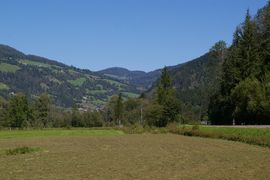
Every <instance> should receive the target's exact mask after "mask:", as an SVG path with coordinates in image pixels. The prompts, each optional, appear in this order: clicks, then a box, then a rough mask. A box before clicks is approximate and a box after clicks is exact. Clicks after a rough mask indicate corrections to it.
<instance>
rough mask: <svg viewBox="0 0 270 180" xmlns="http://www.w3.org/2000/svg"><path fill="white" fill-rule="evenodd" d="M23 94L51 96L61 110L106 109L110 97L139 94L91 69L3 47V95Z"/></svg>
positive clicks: (0, 84) (0, 86) (0, 88)
mask: <svg viewBox="0 0 270 180" xmlns="http://www.w3.org/2000/svg"><path fill="white" fill-rule="evenodd" d="M17 92H22V93H25V94H26V95H27V96H28V97H35V96H39V95H40V94H42V93H48V94H49V96H50V98H51V99H52V101H53V103H54V104H56V105H58V106H62V107H72V106H73V105H74V104H78V105H79V107H83V108H85V109H88V108H91V109H95V108H96V107H101V106H103V105H104V104H105V103H106V102H107V101H108V99H109V98H110V96H112V95H114V94H118V93H119V92H122V93H123V96H124V97H128V96H133V97H134V96H136V95H138V94H139V93H140V91H138V90H137V88H136V87H135V86H133V85H131V84H127V83H124V82H120V81H118V80H115V79H112V78H110V77H107V76H106V77H105V76H102V75H100V74H99V73H95V72H92V71H89V70H83V69H78V68H75V67H72V66H67V65H65V64H62V63H59V62H57V61H53V60H49V59H46V58H43V57H38V56H34V55H25V54H24V53H22V52H19V51H17V50H16V49H14V48H11V47H9V46H6V45H0V96H2V97H4V98H8V97H9V96H10V95H11V94H13V93H17Z"/></svg>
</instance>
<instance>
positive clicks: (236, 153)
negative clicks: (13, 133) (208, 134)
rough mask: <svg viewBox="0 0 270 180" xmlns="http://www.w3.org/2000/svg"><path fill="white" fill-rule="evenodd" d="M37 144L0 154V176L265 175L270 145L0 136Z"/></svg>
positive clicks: (7, 144) (12, 143) (7, 143)
mask: <svg viewBox="0 0 270 180" xmlns="http://www.w3.org/2000/svg"><path fill="white" fill-rule="evenodd" d="M22 145H26V146H35V147H41V148H42V149H43V151H41V152H39V153H34V154H25V155H16V156H6V155H1V156H0V164H1V166H0V175H1V177H0V179H1V180H2V179H27V180H28V179H73V180H75V179H183V178H184V179H193V178H197V179H198V178H199V179H267V178H269V174H270V168H269V167H270V149H269V148H263V147H259V146H252V145H248V144H243V143H238V142H230V141H224V140H216V139H204V138H197V137H184V136H179V135H171V134H164V135H123V136H110V137H50V138H42V139H38V138H35V139H33V138H32V139H20V140H19V139H17V140H16V139H10V140H7V139H6V140H0V149H7V148H12V147H18V146H22Z"/></svg>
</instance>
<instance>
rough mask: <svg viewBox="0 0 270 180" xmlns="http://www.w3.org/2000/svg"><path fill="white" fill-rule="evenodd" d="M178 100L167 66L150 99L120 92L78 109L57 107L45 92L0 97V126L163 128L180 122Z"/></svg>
mask: <svg viewBox="0 0 270 180" xmlns="http://www.w3.org/2000/svg"><path fill="white" fill-rule="evenodd" d="M180 107H181V104H180V101H179V100H178V99H177V98H176V91H175V89H174V88H173V86H172V83H171V79H170V76H169V73H168V70H167V68H164V69H163V72H162V75H161V78H160V82H159V85H158V89H157V91H156V94H155V96H154V97H152V98H145V96H144V95H143V94H142V95H141V97H139V98H129V99H124V97H123V96H122V94H121V93H120V94H119V95H117V96H113V97H112V98H111V99H110V101H109V102H108V103H107V105H106V106H105V107H104V109H102V110H99V111H79V109H78V107H76V105H74V106H73V108H72V109H64V108H60V107H57V106H55V105H53V104H52V103H51V100H50V97H49V96H48V95H47V94H42V95H41V96H39V97H35V98H33V99H32V100H31V99H27V96H25V95H24V94H22V93H18V94H15V95H12V96H11V97H10V98H9V99H8V101H5V100H4V99H2V100H1V99H0V127H11V128H52V127H101V126H121V125H125V126H127V125H133V124H141V125H143V126H156V127H164V126H166V125H167V124H168V123H171V122H175V121H178V122H179V121H181V115H180Z"/></svg>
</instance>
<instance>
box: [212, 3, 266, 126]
mask: <svg viewBox="0 0 270 180" xmlns="http://www.w3.org/2000/svg"><path fill="white" fill-rule="evenodd" d="M269 52H270V4H268V5H267V6H266V7H264V8H262V9H261V10H259V12H258V13H257V15H256V16H255V17H251V15H250V13H249V11H247V14H246V18H245V21H244V22H243V23H242V24H241V25H239V26H238V27H237V28H236V30H235V33H234V35H233V43H232V45H231V47H229V48H228V50H227V52H226V57H225V60H224V63H223V65H222V74H221V80H220V87H219V90H218V92H217V93H215V94H214V95H213V96H212V97H211V100H210V103H209V109H208V113H209V119H210V121H211V122H212V124H232V123H235V124H269V123H270V64H269V63H270V53H269Z"/></svg>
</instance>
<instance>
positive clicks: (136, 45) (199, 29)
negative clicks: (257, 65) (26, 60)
mask: <svg viewBox="0 0 270 180" xmlns="http://www.w3.org/2000/svg"><path fill="white" fill-rule="evenodd" d="M266 3H267V0H3V1H1V6H0V22H1V25H0V43H1V44H7V45H10V46H12V47H15V48H17V49H19V50H21V51H23V52H25V53H27V54H35V55H40V56H44V57H47V58H50V59H55V60H58V61H60V62H63V63H66V64H68V65H73V66H76V67H80V68H84V69H90V70H100V69H104V68H108V67H112V66H118V67H125V68H129V69H131V70H145V71H150V70H154V69H156V68H160V67H163V66H164V65H176V64H179V63H182V62H185V61H188V60H191V59H193V58H196V57H198V56H200V55H202V54H204V53H205V52H207V51H208V49H209V48H210V47H211V46H212V45H213V44H214V43H215V42H216V41H218V40H225V41H226V42H227V43H229V44H230V43H231V40H232V33H233V31H234V30H235V27H236V26H237V25H238V24H239V23H240V22H242V21H243V19H244V16H245V13H246V10H247V9H248V8H249V9H250V11H251V13H252V14H255V13H256V12H257V9H258V8H261V7H262V6H264V5H265V4H266Z"/></svg>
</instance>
